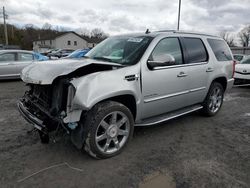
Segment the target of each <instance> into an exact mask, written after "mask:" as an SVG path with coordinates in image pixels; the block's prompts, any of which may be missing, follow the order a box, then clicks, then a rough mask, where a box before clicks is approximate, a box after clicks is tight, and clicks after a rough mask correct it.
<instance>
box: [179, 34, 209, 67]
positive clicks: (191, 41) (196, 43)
mask: <svg viewBox="0 0 250 188" xmlns="http://www.w3.org/2000/svg"><path fill="white" fill-rule="evenodd" d="M183 42H184V45H185V47H186V51H187V53H188V63H199V62H205V61H207V60H208V55H207V51H206V48H205V46H204V44H203V42H202V40H201V39H199V38H187V37H185V38H183Z"/></svg>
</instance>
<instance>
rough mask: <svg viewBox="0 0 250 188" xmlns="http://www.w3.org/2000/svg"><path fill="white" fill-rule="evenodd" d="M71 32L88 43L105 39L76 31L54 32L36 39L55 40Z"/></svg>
mask: <svg viewBox="0 0 250 188" xmlns="http://www.w3.org/2000/svg"><path fill="white" fill-rule="evenodd" d="M69 33H73V34H75V35H77V36H78V37H80V38H82V39H83V40H86V41H87V42H88V43H99V42H101V41H103V39H100V38H97V37H88V36H82V35H79V34H78V33H76V32H74V31H67V32H60V33H59V32H58V33H54V34H52V36H51V37H45V38H41V39H39V40H36V41H44V40H55V39H56V38H58V37H61V36H63V35H65V34H69Z"/></svg>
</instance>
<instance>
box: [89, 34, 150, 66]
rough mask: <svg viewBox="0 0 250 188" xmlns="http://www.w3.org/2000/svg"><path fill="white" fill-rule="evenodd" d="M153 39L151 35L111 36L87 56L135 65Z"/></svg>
mask: <svg viewBox="0 0 250 188" xmlns="http://www.w3.org/2000/svg"><path fill="white" fill-rule="evenodd" d="M151 41H152V37H149V36H135V37H133V36H118V37H110V38H108V39H106V40H104V41H102V42H101V43H99V44H98V45H97V46H96V47H94V48H93V49H92V50H90V51H89V52H88V53H87V54H86V56H85V57H86V58H91V59H96V60H100V61H108V62H114V63H119V64H122V65H133V64H136V63H137V62H138V61H139V60H140V58H141V57H142V55H143V54H144V52H145V50H146V48H147V47H148V45H149V44H150V42H151Z"/></svg>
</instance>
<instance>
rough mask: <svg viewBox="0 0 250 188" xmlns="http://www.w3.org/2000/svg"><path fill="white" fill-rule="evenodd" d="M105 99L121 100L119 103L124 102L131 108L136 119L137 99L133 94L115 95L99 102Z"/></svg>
mask: <svg viewBox="0 0 250 188" xmlns="http://www.w3.org/2000/svg"><path fill="white" fill-rule="evenodd" d="M104 101H115V102H119V103H121V104H123V105H124V106H126V107H127V108H128V109H129V110H130V112H131V113H132V115H133V118H134V120H135V119H136V116H137V106H136V99H135V97H134V96H133V95H131V94H124V95H118V96H113V97H109V98H106V99H103V100H101V101H99V102H98V103H101V102H104ZM98 103H97V104H98Z"/></svg>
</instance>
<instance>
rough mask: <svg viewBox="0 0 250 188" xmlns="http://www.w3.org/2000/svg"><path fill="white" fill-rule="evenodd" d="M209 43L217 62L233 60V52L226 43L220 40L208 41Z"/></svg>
mask: <svg viewBox="0 0 250 188" xmlns="http://www.w3.org/2000/svg"><path fill="white" fill-rule="evenodd" d="M207 41H208V43H209V45H210V47H211V48H212V50H213V52H214V55H215V57H216V59H217V61H230V60H233V57H232V55H231V51H230V49H229V47H228V45H227V44H226V42H225V41H223V40H218V39H207Z"/></svg>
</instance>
